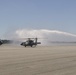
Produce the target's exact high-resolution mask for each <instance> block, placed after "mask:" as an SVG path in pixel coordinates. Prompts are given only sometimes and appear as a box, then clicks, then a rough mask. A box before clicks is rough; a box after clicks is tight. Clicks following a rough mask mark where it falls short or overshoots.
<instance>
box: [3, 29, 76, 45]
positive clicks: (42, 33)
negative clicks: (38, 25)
mask: <svg viewBox="0 0 76 75" xmlns="http://www.w3.org/2000/svg"><path fill="white" fill-rule="evenodd" d="M36 37H37V38H39V39H38V41H40V42H41V43H42V44H49V43H51V42H76V35H75V34H71V33H67V32H62V31H58V30H48V29H16V30H14V31H9V33H8V34H7V35H5V36H4V38H6V39H12V40H16V41H17V42H18V40H20V38H36ZM24 40H25V39H24ZM24 40H22V41H24Z"/></svg>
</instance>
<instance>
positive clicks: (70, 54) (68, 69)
mask: <svg viewBox="0 0 76 75" xmlns="http://www.w3.org/2000/svg"><path fill="white" fill-rule="evenodd" d="M0 75H76V46H51V47H36V48H31V47H26V48H25V47H22V46H11V45H5V46H4V45H3V46H0Z"/></svg>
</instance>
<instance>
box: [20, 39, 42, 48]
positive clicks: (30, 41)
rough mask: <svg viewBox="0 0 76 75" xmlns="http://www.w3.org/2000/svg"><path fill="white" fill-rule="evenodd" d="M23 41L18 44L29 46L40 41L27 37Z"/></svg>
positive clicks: (33, 45)
mask: <svg viewBox="0 0 76 75" xmlns="http://www.w3.org/2000/svg"><path fill="white" fill-rule="evenodd" d="M27 39H28V40H26V41H25V42H22V43H21V44H20V45H22V46H25V47H26V46H30V47H36V46H37V44H41V42H37V40H38V38H27Z"/></svg>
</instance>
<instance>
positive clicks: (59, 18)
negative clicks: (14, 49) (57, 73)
mask: <svg viewBox="0 0 76 75" xmlns="http://www.w3.org/2000/svg"><path fill="white" fill-rule="evenodd" d="M15 28H16V29H19V28H23V29H27V28H28V29H48V30H58V31H64V32H68V33H72V34H76V0H0V35H3V34H5V33H6V32H7V31H8V30H14V29H15Z"/></svg>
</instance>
